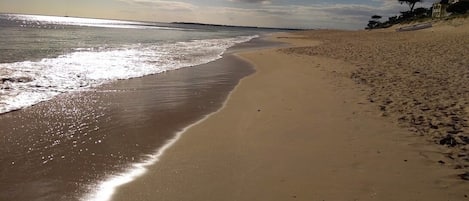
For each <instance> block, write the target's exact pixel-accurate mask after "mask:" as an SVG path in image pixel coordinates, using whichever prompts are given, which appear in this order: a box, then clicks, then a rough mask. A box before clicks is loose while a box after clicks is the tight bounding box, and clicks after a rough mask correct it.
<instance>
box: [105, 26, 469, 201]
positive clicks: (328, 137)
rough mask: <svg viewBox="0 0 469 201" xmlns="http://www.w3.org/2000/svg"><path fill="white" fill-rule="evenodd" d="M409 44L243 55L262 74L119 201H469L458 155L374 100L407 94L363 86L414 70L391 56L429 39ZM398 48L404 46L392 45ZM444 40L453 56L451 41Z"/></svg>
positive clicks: (323, 35) (326, 34)
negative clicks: (450, 155) (379, 72)
mask: <svg viewBox="0 0 469 201" xmlns="http://www.w3.org/2000/svg"><path fill="white" fill-rule="evenodd" d="M427 31H428V30H427ZM433 31H435V32H436V31H437V30H436V29H434V30H433ZM418 33H425V32H418ZM409 34H410V35H407V36H405V37H404V38H400V37H401V36H402V35H398V36H396V33H394V32H393V31H390V30H386V31H384V32H365V31H360V32H342V31H316V32H314V31H313V32H304V33H298V34H287V35H277V37H276V40H283V41H287V42H291V43H292V44H296V45H299V46H308V47H301V48H298V47H296V48H287V49H282V50H276V49H273V50H257V51H253V52H248V53H241V54H240V56H241V57H243V58H244V59H246V60H248V61H249V62H251V63H252V64H253V65H255V68H256V73H255V74H253V75H251V76H249V77H247V78H244V79H243V80H242V81H241V83H240V84H239V85H238V86H237V87H236V88H235V90H234V91H233V92H232V93H231V95H230V96H229V98H228V100H227V101H226V103H225V106H224V107H223V108H222V109H221V110H220V111H218V112H217V113H215V114H213V115H211V116H210V117H209V118H208V119H206V120H204V121H203V122H201V123H200V124H197V125H195V126H193V127H191V128H190V129H189V130H188V131H186V132H185V133H184V134H183V136H182V137H181V138H180V139H179V140H178V141H177V142H176V143H175V144H174V145H173V146H172V147H170V148H169V149H168V150H167V151H166V152H165V154H164V155H163V156H162V157H161V160H160V161H159V162H158V163H157V164H155V165H153V166H150V167H149V171H148V172H147V174H145V175H144V176H143V177H140V178H138V179H137V180H135V181H134V182H131V183H129V184H127V185H124V186H122V187H121V188H119V189H118V191H117V192H116V194H115V196H114V197H113V200H126V201H127V200H163V201H164V200H168V201H170V200H390V201H391V200H425V201H428V200H435V201H440V200H468V199H469V198H468V196H469V193H468V191H467V189H469V184H468V183H467V181H465V180H463V179H462V178H461V177H460V175H461V174H464V173H465V170H464V169H461V168H455V166H454V165H455V164H458V161H457V160H450V159H449V158H448V157H447V154H446V152H447V150H448V149H449V148H450V147H449V146H446V144H444V143H442V145H443V146H441V145H436V144H434V143H433V142H432V141H431V140H428V138H426V137H422V136H420V135H415V132H414V130H413V129H410V130H409V127H408V126H406V125H403V124H401V123H399V122H398V121H395V120H393V119H392V118H390V117H393V116H394V115H398V113H397V112H393V110H388V109H386V110H385V111H383V110H382V109H381V108H382V107H380V103H381V99H377V100H376V101H375V100H373V101H370V97H371V98H373V97H380V96H375V95H376V94H383V93H391V94H392V93H393V92H397V94H399V92H400V91H399V89H400V90H403V89H405V88H391V87H380V86H383V85H378V84H376V85H368V84H357V82H356V79H355V78H356V76H357V73H359V72H362V74H359V75H363V73H364V72H373V70H377V69H379V70H382V69H383V68H389V66H386V65H384V66H382V65H380V66H377V63H376V62H377V61H380V62H391V63H392V64H396V62H399V61H400V62H404V60H405V59H409V57H404V56H403V55H400V56H399V55H394V57H391V55H393V54H394V53H398V52H402V54H406V53H405V52H406V48H407V47H408V44H419V41H418V40H417V41H416V42H413V43H410V41H411V40H412V39H422V38H423V37H420V36H419V35H418V34H417V33H409ZM368 36H374V37H371V38H368ZM424 36H426V37H428V39H426V40H422V41H420V42H429V41H431V40H432V38H431V37H432V36H433V35H430V34H424ZM440 36H441V37H443V36H444V33H441V35H440ZM451 36H456V35H451ZM460 36H461V35H460ZM388 37H397V38H398V39H403V41H400V40H392V43H385V41H386V40H389V38H388ZM437 41H438V42H439V43H438V44H440V45H442V46H445V43H444V41H443V39H442V38H440V39H439V40H437ZM381 42H383V43H381ZM361 43H363V44H364V46H360V44H361ZM380 44H381V45H380ZM390 44H393V45H394V46H393V48H397V49H393V51H392V52H390V55H387V54H386V53H389V52H387V51H381V49H380V48H385V46H386V45H390ZM430 44H431V43H430ZM463 44H465V43H463ZM329 45H331V47H329ZM374 45H378V46H376V48H375V46H374ZM371 47H373V48H371ZM417 47H419V48H420V49H422V48H425V46H424V45H421V46H417ZM336 50H337V53H336V52H335V51H336ZM383 50H388V49H383ZM426 51H428V50H426ZM349 55H354V57H349ZM386 55H387V56H388V57H386ZM375 56H377V57H375ZM419 56H422V54H419ZM356 58H363V59H360V60H358V61H359V62H355V61H357V60H354V59H356ZM384 58H387V59H384ZM400 59H402V60H400ZM435 61H439V60H438V59H435ZM464 61H465V60H464ZM358 64H362V65H366V66H365V67H363V66H360V65H358ZM425 64H427V63H425ZM397 66H399V65H397ZM409 66H415V63H411V64H410V65H409ZM409 66H407V65H406V67H409ZM418 67H420V66H418ZM363 69H368V71H366V70H363ZM391 69H392V68H391ZM397 71H399V70H396V72H397ZM401 72H406V71H405V70H403V69H401ZM386 73H387V71H386ZM454 73H456V72H453V74H451V75H454ZM403 75H405V74H403ZM455 76H456V75H455ZM381 77H383V76H382V75H377V74H372V75H370V76H367V77H361V78H364V79H367V80H368V79H372V80H377V79H380V78H381ZM404 77H405V76H404ZM351 78H353V79H351ZM388 81H392V79H390V80H388ZM373 83H377V82H373ZM382 83H386V82H384V81H383V82H382ZM416 83H421V82H420V81H418V79H417V80H416ZM390 84H397V83H396V82H390ZM384 86H388V85H384ZM413 86H414V85H412V86H411V85H409V86H407V88H412V87H413ZM415 86H417V87H418V86H420V85H415ZM465 86H468V85H465ZM376 87H378V88H376ZM393 90H394V91H393ZM371 92H375V94H373V93H371ZM416 95H420V93H416ZM390 97H393V96H390ZM464 97H465V96H461V98H464ZM384 98H385V96H384V95H383V100H384ZM396 105H397V104H396ZM386 108H388V107H386ZM391 108H392V107H391ZM383 112H388V113H387V114H383ZM407 112H410V113H412V112H413V110H412V109H407ZM462 115H465V114H462ZM463 117H464V118H466V117H465V116H463ZM417 129H418V128H417ZM417 133H418V132H417ZM460 135H461V134H460ZM464 146H465V145H464V144H461V145H458V146H457V149H463V150H464ZM457 149H453V150H456V151H457ZM459 153H461V154H464V152H459ZM462 157H464V156H462Z"/></svg>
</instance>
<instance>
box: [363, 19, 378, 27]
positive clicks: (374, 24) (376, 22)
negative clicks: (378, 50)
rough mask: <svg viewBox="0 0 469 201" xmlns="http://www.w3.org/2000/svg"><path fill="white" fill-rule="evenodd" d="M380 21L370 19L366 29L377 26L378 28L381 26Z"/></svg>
mask: <svg viewBox="0 0 469 201" xmlns="http://www.w3.org/2000/svg"><path fill="white" fill-rule="evenodd" d="M379 24H380V23H379V22H378V21H375V20H370V21H368V25H366V26H367V27H366V29H375V28H378V26H379Z"/></svg>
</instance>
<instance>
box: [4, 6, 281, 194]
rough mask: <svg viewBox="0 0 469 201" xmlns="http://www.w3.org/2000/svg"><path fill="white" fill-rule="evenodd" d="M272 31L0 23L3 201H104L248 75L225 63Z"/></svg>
mask: <svg viewBox="0 0 469 201" xmlns="http://www.w3.org/2000/svg"><path fill="white" fill-rule="evenodd" d="M272 31H278V30H270V29H255V28H242V27H223V26H206V25H196V24H166V23H148V22H133V21H117V20H102V19H85V18H74V17H54V16H37V15H18V14H0V200H19V201H22V200H28V201H30V200H84V201H88V200H100V201H105V200H109V199H110V198H111V196H112V194H113V192H114V191H115V190H116V189H117V187H119V186H120V185H123V184H125V183H128V182H130V181H132V180H133V179H135V178H136V177H138V176H141V175H142V174H144V173H145V171H146V167H147V166H149V165H152V164H154V163H156V161H158V160H159V158H160V156H161V155H162V154H163V152H164V151H165V150H166V149H167V148H168V147H169V146H171V144H172V143H174V142H175V141H176V140H177V139H178V138H179V136H180V135H181V134H182V133H183V132H184V130H185V129H187V128H188V126H190V125H193V124H194V123H197V122H199V121H200V120H201V119H203V118H206V117H207V115H209V114H210V113H211V112H214V111H216V110H217V109H219V108H220V107H221V106H222V104H223V101H224V100H225V98H226V97H227V95H228V93H229V91H230V90H232V89H233V88H234V87H235V86H236V84H237V83H238V81H239V79H241V78H242V77H244V76H246V75H248V74H250V73H252V72H253V70H252V69H251V68H250V67H249V65H248V64H247V63H246V62H244V61H241V60H239V59H236V58H234V57H233V56H230V55H226V54H224V53H225V52H227V50H229V49H230V47H234V46H238V47H239V46H243V45H246V44H249V43H245V42H248V41H251V40H257V39H255V38H257V37H259V36H260V35H262V34H266V33H270V32H272ZM247 46H249V45H247ZM222 57H225V58H224V59H220V58H222ZM200 64H204V65H203V66H200ZM134 78H135V79H134Z"/></svg>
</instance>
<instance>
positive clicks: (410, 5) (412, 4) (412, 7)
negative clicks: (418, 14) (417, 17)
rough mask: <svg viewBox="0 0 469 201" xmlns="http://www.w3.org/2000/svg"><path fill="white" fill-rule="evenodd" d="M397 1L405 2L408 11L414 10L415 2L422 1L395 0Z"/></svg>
mask: <svg viewBox="0 0 469 201" xmlns="http://www.w3.org/2000/svg"><path fill="white" fill-rule="evenodd" d="M397 1H399V3H401V4H403V3H406V4H407V5H409V8H410V12H414V7H415V4H416V3H420V2H423V1H422V0H397Z"/></svg>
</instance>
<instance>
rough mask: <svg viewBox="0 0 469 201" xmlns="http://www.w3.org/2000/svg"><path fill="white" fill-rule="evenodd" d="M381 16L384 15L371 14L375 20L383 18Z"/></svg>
mask: <svg viewBox="0 0 469 201" xmlns="http://www.w3.org/2000/svg"><path fill="white" fill-rule="evenodd" d="M381 18H382V17H381V16H379V15H373V16H371V19H374V20H379V19H381Z"/></svg>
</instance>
